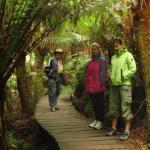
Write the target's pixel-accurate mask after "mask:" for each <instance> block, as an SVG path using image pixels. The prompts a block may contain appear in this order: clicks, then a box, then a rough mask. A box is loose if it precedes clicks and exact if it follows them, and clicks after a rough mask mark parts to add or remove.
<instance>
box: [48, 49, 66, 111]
mask: <svg viewBox="0 0 150 150" xmlns="http://www.w3.org/2000/svg"><path fill="white" fill-rule="evenodd" d="M62 54H63V51H62V49H61V48H57V49H56V50H55V52H54V57H53V58H51V59H50V60H49V64H48V66H47V76H48V100H49V106H50V109H51V111H52V112H55V111H56V110H58V109H59V108H58V107H57V99H58V96H59V94H60V89H61V77H60V74H61V73H62V72H63V64H62Z"/></svg>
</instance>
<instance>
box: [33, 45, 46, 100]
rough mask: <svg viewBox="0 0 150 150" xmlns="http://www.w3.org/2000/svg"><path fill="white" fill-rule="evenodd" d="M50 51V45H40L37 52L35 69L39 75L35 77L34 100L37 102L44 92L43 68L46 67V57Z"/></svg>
mask: <svg viewBox="0 0 150 150" xmlns="http://www.w3.org/2000/svg"><path fill="white" fill-rule="evenodd" d="M47 52H48V47H47V46H46V45H45V46H39V47H37V49H36V52H35V54H36V55H35V62H36V63H35V67H34V68H35V71H36V72H38V75H37V76H36V77H35V83H34V85H35V88H34V100H35V101H36V102H37V101H38V100H39V99H40V97H41V96H42V94H43V93H44V86H43V68H44V58H45V56H46V54H47Z"/></svg>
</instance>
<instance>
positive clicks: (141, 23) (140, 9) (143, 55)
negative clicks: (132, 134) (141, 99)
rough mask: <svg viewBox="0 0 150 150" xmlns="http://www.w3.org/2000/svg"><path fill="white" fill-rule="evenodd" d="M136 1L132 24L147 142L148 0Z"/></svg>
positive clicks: (149, 93) (149, 107)
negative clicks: (133, 26) (142, 93)
mask: <svg viewBox="0 0 150 150" xmlns="http://www.w3.org/2000/svg"><path fill="white" fill-rule="evenodd" d="M143 2H144V3H142V4H141V3H140V1H139V3H138V5H137V7H136V10H135V17H134V22H135V23H134V24H135V25H136V38H137V42H138V50H139V51H138V53H139V56H140V63H141V65H142V67H141V71H142V74H143V79H144V82H145V92H146V102H147V118H148V129H149V131H148V142H149V143H150V1H149V0H145V1H143Z"/></svg>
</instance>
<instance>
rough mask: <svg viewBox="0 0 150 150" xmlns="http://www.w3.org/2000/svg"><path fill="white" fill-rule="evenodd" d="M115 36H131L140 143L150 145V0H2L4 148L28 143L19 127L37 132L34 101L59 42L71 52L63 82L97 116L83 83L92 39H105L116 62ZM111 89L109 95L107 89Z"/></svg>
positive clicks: (0, 116)
mask: <svg viewBox="0 0 150 150" xmlns="http://www.w3.org/2000/svg"><path fill="white" fill-rule="evenodd" d="M116 37H122V38H123V39H124V40H125V43H126V45H127V47H128V49H129V50H130V52H131V53H132V54H133V55H134V58H135V60H136V64H137V72H136V74H135V76H134V78H133V91H132V96H133V104H132V110H133V114H134V120H135V123H134V125H133V128H132V132H133V135H134V138H133V139H134V142H135V144H138V145H139V147H140V148H141V149H142V148H143V149H148V145H149V143H150V0H32V1H29V0H0V147H1V148H2V150H10V149H11V150H18V149H20V150H21V149H25V147H26V146H25V144H26V143H25V142H24V141H23V140H22V138H20V135H21V136H23V137H26V136H27V135H28V136H29V135H30V134H29V133H32V127H33V126H34V125H33V124H34V121H33V120H34V117H33V115H34V111H35V107H36V104H37V103H38V100H39V99H40V98H41V96H43V95H44V94H45V93H46V88H45V87H44V84H43V80H44V76H45V74H44V66H45V65H46V64H47V63H48V60H49V58H50V57H51V56H53V51H54V50H55V49H56V48H57V47H61V48H62V49H63V50H64V53H65V55H64V72H65V74H66V78H67V80H68V84H67V86H66V87H64V88H67V90H70V89H71V90H72V91H73V94H72V99H71V100H72V102H73V104H74V106H75V108H76V109H77V110H78V111H79V112H81V113H83V114H84V115H86V116H87V117H91V116H92V115H93V114H92V109H91V104H90V101H89V100H88V99H89V98H88V95H86V93H85V92H84V84H83V71H84V66H85V63H86V62H87V61H88V60H89V48H90V44H91V43H92V42H97V43H99V44H100V45H101V47H102V49H103V52H104V54H105V56H106V57H107V58H108V60H109V62H108V63H109V64H110V59H111V56H112V55H113V49H114V47H113V43H114V39H115V38H116ZM105 96H106V99H107V100H108V99H109V90H108V91H107V93H106V94H105ZM106 109H107V106H106ZM35 126H36V125H35ZM30 127H31V128H30ZM26 131H27V132H26ZM37 136H38V135H37ZM29 139H30V138H29ZM23 143H24V144H23ZM22 145H24V147H23V146H22Z"/></svg>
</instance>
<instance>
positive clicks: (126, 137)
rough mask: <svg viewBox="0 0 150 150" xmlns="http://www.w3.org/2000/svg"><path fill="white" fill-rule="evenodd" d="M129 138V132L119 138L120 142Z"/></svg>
mask: <svg viewBox="0 0 150 150" xmlns="http://www.w3.org/2000/svg"><path fill="white" fill-rule="evenodd" d="M129 137H130V132H124V133H123V134H122V135H121V136H120V140H127V139H129Z"/></svg>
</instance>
